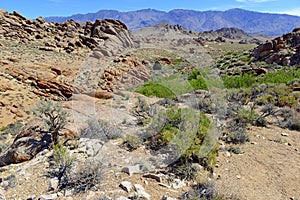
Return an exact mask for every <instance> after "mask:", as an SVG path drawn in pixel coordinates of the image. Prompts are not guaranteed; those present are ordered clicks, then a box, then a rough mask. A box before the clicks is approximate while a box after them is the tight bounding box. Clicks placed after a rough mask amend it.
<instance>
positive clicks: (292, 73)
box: [223, 68, 300, 88]
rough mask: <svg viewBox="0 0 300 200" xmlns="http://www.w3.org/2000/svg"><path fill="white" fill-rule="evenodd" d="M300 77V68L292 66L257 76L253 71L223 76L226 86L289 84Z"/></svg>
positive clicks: (247, 86)
mask: <svg viewBox="0 0 300 200" xmlns="http://www.w3.org/2000/svg"><path fill="white" fill-rule="evenodd" d="M297 79H300V69H299V68H292V69H289V70H278V71H275V72H269V73H267V74H262V75H259V76H255V75H254V74H253V73H245V74H241V75H235V76H231V75H225V76H224V77H223V81H224V85H225V87H226V88H249V87H251V86H253V85H255V84H268V83H273V84H281V83H284V84H288V83H290V82H292V81H295V80H297Z"/></svg>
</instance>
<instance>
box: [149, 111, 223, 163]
mask: <svg viewBox="0 0 300 200" xmlns="http://www.w3.org/2000/svg"><path fill="white" fill-rule="evenodd" d="M193 112H195V111H194V110H192V109H190V108H184V109H173V108H170V109H168V110H166V111H161V113H160V114H159V115H158V116H159V117H158V118H159V119H163V118H165V120H163V125H161V126H158V127H162V129H160V130H158V133H156V134H154V135H153V136H151V137H150V138H149V142H148V143H147V145H148V146H150V148H151V149H153V150H158V149H160V148H163V147H165V146H166V145H171V144H176V145H177V147H178V148H180V149H179V151H181V150H184V151H181V154H180V155H181V156H180V159H179V161H178V162H179V163H177V164H178V166H182V165H185V164H186V163H192V162H197V163H200V164H202V165H203V166H204V167H207V168H213V167H214V164H215V161H216V157H217V150H218V145H216V144H215V143H214V138H211V137H210V136H209V135H208V134H209V133H208V132H209V130H210V126H211V122H210V120H209V118H208V117H207V116H206V115H205V114H204V113H200V114H198V113H197V117H198V121H197V120H195V116H196V115H193V114H191V113H193ZM196 119H197V118H196ZM156 121H157V122H158V121H159V120H156ZM193 121H194V122H195V123H196V124H197V127H198V130H197V131H196V132H195V133H193V132H192V131H191V130H190V129H189V128H187V127H189V126H190V125H191V122H193ZM193 128H195V127H193ZM151 129H153V128H151ZM174 151H175V150H174Z"/></svg>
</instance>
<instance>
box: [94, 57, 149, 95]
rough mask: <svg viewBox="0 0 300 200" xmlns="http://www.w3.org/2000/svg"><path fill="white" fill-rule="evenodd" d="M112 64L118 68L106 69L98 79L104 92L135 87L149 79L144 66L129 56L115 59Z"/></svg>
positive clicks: (147, 71)
mask: <svg viewBox="0 0 300 200" xmlns="http://www.w3.org/2000/svg"><path fill="white" fill-rule="evenodd" d="M114 63H116V64H118V66H119V67H117V68H112V67H108V68H106V69H105V70H104V73H103V74H102V76H101V77H100V82H99V85H100V87H101V89H103V90H105V91H108V92H113V91H114V90H115V89H120V88H121V87H132V86H136V85H138V84H142V83H144V82H146V81H147V80H149V79H150V78H151V75H150V72H149V70H148V69H147V68H146V67H145V65H144V64H143V63H142V62H140V61H138V60H136V59H135V58H133V57H131V56H129V55H127V56H120V57H117V58H116V59H115V60H114Z"/></svg>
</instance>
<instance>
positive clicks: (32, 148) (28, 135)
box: [0, 120, 52, 167]
mask: <svg viewBox="0 0 300 200" xmlns="http://www.w3.org/2000/svg"><path fill="white" fill-rule="evenodd" d="M51 142H52V141H51V135H50V134H49V133H47V132H45V131H43V122H41V121H39V120H33V121H31V122H30V123H28V124H27V126H25V127H24V128H23V130H22V131H21V132H20V133H19V134H18V135H17V137H16V138H15V140H14V141H13V143H12V145H11V146H10V147H9V148H8V149H7V151H6V152H4V154H2V155H1V156H0V167H3V166H6V165H10V164H16V163H21V162H25V161H29V160H31V159H32V158H33V157H34V156H35V155H36V154H37V153H39V152H40V151H42V150H43V149H47V148H49V146H50V144H51Z"/></svg>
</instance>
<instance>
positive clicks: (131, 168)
mask: <svg viewBox="0 0 300 200" xmlns="http://www.w3.org/2000/svg"><path fill="white" fill-rule="evenodd" d="M122 172H124V173H126V174H128V175H129V176H132V175H133V174H138V173H141V170H140V166H139V165H134V166H129V167H124V168H123V169H122Z"/></svg>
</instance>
